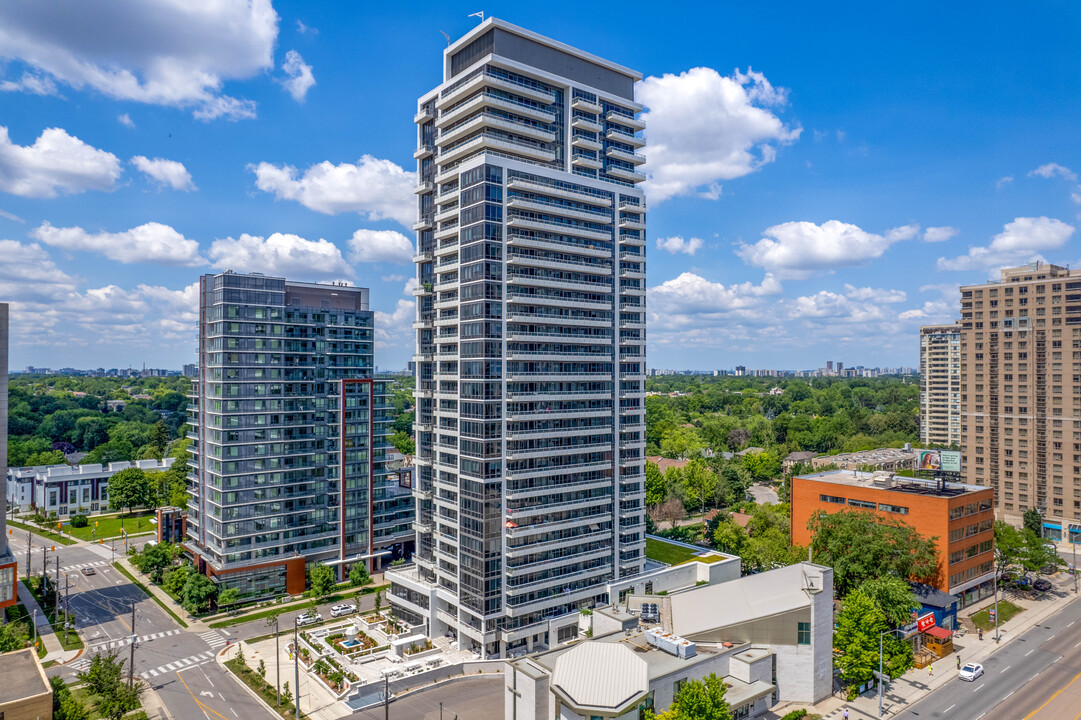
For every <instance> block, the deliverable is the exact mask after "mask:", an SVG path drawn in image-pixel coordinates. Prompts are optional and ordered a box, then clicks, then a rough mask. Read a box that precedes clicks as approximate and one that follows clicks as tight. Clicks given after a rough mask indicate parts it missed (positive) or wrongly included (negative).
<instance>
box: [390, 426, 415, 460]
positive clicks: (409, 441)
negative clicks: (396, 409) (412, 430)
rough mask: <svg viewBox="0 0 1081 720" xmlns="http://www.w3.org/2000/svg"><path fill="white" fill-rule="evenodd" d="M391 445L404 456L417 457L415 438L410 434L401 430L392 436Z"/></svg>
mask: <svg viewBox="0 0 1081 720" xmlns="http://www.w3.org/2000/svg"><path fill="white" fill-rule="evenodd" d="M390 444H391V445H393V446H394V447H395V448H396V449H397V450H398V452H400V453H401V454H403V455H415V454H416V452H417V446H416V443H415V442H414V441H413V438H411V437H409V433H407V432H403V431H401V430H399V431H398V432H396V433H394V434H393V435H391V436H390Z"/></svg>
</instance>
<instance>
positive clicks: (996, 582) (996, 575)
mask: <svg viewBox="0 0 1081 720" xmlns="http://www.w3.org/2000/svg"><path fill="white" fill-rule="evenodd" d="M995 642H998V573H997V572H996V573H995Z"/></svg>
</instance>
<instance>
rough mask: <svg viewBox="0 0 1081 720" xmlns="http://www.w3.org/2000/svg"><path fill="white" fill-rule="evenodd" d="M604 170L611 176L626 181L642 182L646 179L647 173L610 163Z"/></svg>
mask: <svg viewBox="0 0 1081 720" xmlns="http://www.w3.org/2000/svg"><path fill="white" fill-rule="evenodd" d="M604 172H605V174H607V175H608V176H609V177H614V178H617V179H619V180H624V181H626V182H632V183H640V182H642V181H644V180H645V179H646V174H645V173H640V172H638V171H637V170H627V169H626V168H622V167H616V166H614V165H609V166H608V167H607V168H605V171H604Z"/></svg>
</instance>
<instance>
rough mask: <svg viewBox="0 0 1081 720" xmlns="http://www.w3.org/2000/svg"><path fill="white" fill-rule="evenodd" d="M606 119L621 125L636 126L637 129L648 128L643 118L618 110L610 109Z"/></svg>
mask: <svg viewBox="0 0 1081 720" xmlns="http://www.w3.org/2000/svg"><path fill="white" fill-rule="evenodd" d="M605 119H606V120H608V122H614V123H619V124H620V125H625V126H627V127H629V128H634V129H635V130H645V128H646V124H645V122H643V121H642V120H639V119H638V118H636V117H634V116H633V115H628V114H626V113H622V112H620V111H618V110H609V111H608V114H607V115H605Z"/></svg>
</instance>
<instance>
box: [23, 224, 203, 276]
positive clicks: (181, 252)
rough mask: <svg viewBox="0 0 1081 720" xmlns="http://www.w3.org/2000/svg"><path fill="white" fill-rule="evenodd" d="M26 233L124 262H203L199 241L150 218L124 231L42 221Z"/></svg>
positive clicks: (49, 243)
mask: <svg viewBox="0 0 1081 720" xmlns="http://www.w3.org/2000/svg"><path fill="white" fill-rule="evenodd" d="M30 236H31V237H33V238H34V239H35V240H40V241H41V242H43V243H45V244H46V245H51V246H53V247H57V248H61V249H63V250H68V251H80V252H96V253H100V254H102V255H104V256H105V257H107V258H109V259H110V260H116V261H117V262H120V263H124V264H131V263H154V264H156V265H179V266H185V267H195V266H197V265H204V264H206V260H204V259H203V258H201V257H199V243H198V242H196V241H195V240H190V239H188V238H186V237H184V236H183V235H181V234H180V233H179V232H177V231H176V230H174V229H173V228H172V227H170V226H168V225H162V224H161V223H156V222H150V223H145V224H143V225H140V226H139V227H134V228H132V229H131V230H125V231H124V232H118V233H110V232H97V233H94V232H88V231H86V230H84V229H83V228H81V227H65V228H60V227H53V226H52V225H50V224H49V223H43V224H42V225H41V226H40V227H38V228H36V229H35V230H33V231H31V233H30Z"/></svg>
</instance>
